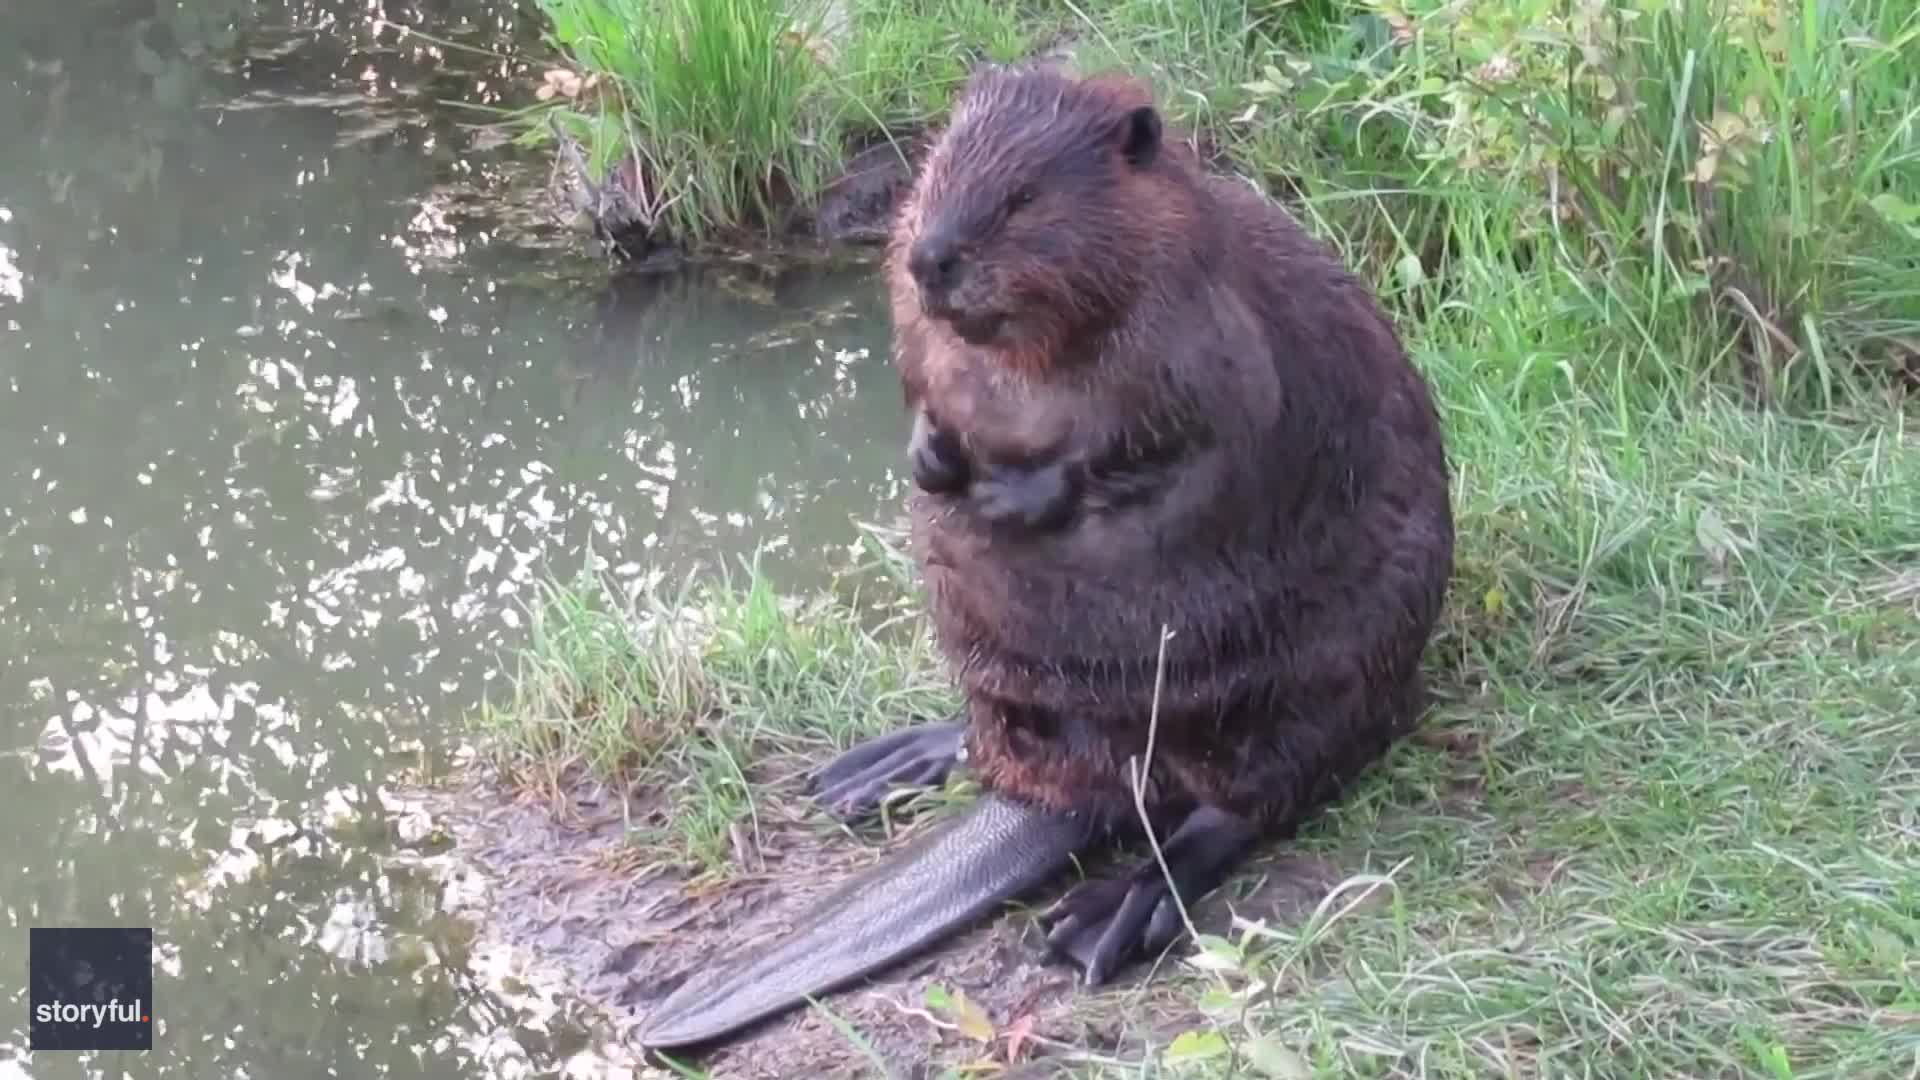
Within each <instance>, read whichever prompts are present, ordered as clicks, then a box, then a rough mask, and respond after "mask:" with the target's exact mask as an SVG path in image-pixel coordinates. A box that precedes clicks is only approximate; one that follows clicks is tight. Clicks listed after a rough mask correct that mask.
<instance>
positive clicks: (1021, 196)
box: [1007, 187, 1033, 210]
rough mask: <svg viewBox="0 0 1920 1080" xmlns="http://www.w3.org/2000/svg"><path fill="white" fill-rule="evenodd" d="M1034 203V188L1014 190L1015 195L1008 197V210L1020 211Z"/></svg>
mask: <svg viewBox="0 0 1920 1080" xmlns="http://www.w3.org/2000/svg"><path fill="white" fill-rule="evenodd" d="M1032 201H1033V189H1032V188H1030V187H1018V188H1014V189H1013V194H1012V195H1010V196H1008V197H1007V209H1009V210H1018V209H1020V208H1021V207H1023V206H1025V205H1027V204H1028V203H1030V202H1032Z"/></svg>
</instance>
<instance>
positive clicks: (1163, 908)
mask: <svg viewBox="0 0 1920 1080" xmlns="http://www.w3.org/2000/svg"><path fill="white" fill-rule="evenodd" d="M1259 836H1260V834H1259V830H1258V829H1257V828H1256V827H1255V826H1254V823H1253V822H1251V821H1248V820H1247V819H1246V818H1244V817H1241V816H1240V815H1238V814H1232V813H1228V812H1227V811H1225V810H1221V809H1219V808H1217V807H1212V806H1202V807H1200V808H1198V809H1196V810H1194V811H1193V812H1192V813H1190V814H1188V815H1187V817H1186V819H1185V820H1184V821H1182V822H1181V823H1180V827H1179V828H1178V829H1175V830H1174V833H1173V835H1172V836H1171V837H1169V838H1167V840H1166V842H1165V843H1164V844H1163V845H1162V847H1161V854H1162V855H1164V856H1165V858H1166V861H1167V867H1166V871H1165V872H1164V873H1163V872H1162V871H1161V869H1160V862H1159V860H1158V859H1153V858H1148V859H1147V860H1145V861H1144V862H1142V863H1141V864H1140V865H1139V866H1138V867H1137V868H1135V869H1134V871H1133V872H1132V873H1130V874H1127V875H1125V876H1121V877H1112V878H1096V879H1091V880H1088V881H1083V882H1081V883H1080V884H1078V885H1076V886H1074V887H1073V888H1072V889H1070V890H1068V892H1067V894H1066V895H1065V896H1062V897H1061V898H1060V899H1059V900H1058V901H1057V902H1055V903H1054V904H1053V905H1052V906H1051V907H1049V908H1047V909H1046V910H1045V911H1043V912H1041V913H1040V922H1041V925H1043V926H1046V927H1048V928H1049V929H1048V932H1047V948H1048V950H1049V951H1051V952H1052V953H1054V954H1055V955H1058V956H1063V957H1066V958H1068V959H1070V960H1072V961H1073V962H1074V963H1076V964H1078V965H1080V968H1081V970H1082V971H1083V972H1085V977H1086V983H1087V985H1088V986H1098V985H1100V984H1101V983H1103V982H1106V981H1107V979H1109V978H1110V977H1112V975H1113V974H1114V973H1115V972H1117V971H1119V970H1120V969H1121V968H1123V967H1125V966H1127V965H1128V964H1130V963H1132V962H1133V961H1134V960H1136V959H1139V958H1142V957H1146V956H1151V955H1153V954H1155V953H1158V952H1159V951H1160V950H1162V949H1165V948H1166V947H1167V946H1168V945H1171V944H1172V943H1173V940H1174V939H1175V938H1177V937H1179V936H1180V932H1181V931H1182V930H1184V929H1185V928H1186V927H1185V924H1184V922H1183V921H1182V920H1181V918H1180V908H1181V906H1182V905H1186V906H1188V907H1191V906H1192V905H1193V904H1194V903H1195V902H1196V901H1198V900H1199V899H1200V898H1201V897H1202V896H1205V895H1206V894H1207V893H1210V892H1212V891H1213V890H1214V889H1215V888H1217V887H1218V886H1219V885H1220V883H1221V882H1223V881H1225V880H1226V879H1227V876H1228V875H1229V874H1231V873H1233V870H1234V868H1235V867H1236V866H1238V865H1239V864H1240V862H1241V860H1243V859H1245V858H1246V856H1247V853H1248V852H1250V851H1251V850H1252V849H1253V846H1254V844H1255V843H1257V842H1258V840H1259ZM1169 878H1171V880H1172V884H1171V885H1169V883H1168V880H1169ZM1176 896H1177V897H1178V899H1177V900H1176Z"/></svg>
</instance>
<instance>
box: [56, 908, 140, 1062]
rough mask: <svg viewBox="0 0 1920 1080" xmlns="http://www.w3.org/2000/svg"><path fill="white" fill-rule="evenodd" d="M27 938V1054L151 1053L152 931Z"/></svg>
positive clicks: (63, 930)
mask: <svg viewBox="0 0 1920 1080" xmlns="http://www.w3.org/2000/svg"><path fill="white" fill-rule="evenodd" d="M29 933H30V936H29V938H28V942H27V970H28V986H29V990H28V995H27V997H28V1001H27V1009H28V1023H27V1047H28V1049H30V1050H33V1051H36V1052H38V1051H41V1050H151V1049H153V927H151V926H113V927H46V926H36V927H33V928H32V929H31V930H30V932H29Z"/></svg>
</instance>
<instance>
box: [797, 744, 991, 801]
mask: <svg viewBox="0 0 1920 1080" xmlns="http://www.w3.org/2000/svg"><path fill="white" fill-rule="evenodd" d="M965 736H966V725H965V724H963V723H961V722H960V721H958V720H945V721H940V722H937V723H921V724H914V725H911V726H909V727H905V728H902V729H901V730H899V731H894V732H889V733H887V734H885V735H881V736H878V737H876V738H872V739H868V740H867V741H865V742H862V743H858V744H856V745H855V746H854V747H853V748H852V749H850V750H848V751H846V752H845V753H843V754H841V755H840V756H839V757H837V758H834V759H833V760H832V761H830V762H828V763H827V764H826V765H825V766H824V767H822V768H821V769H820V771H819V772H817V773H815V774H814V775H813V777H812V779H811V781H810V783H809V784H808V788H809V790H810V791H812V793H813V796H814V798H815V800H817V801H818V802H819V803H821V804H822V805H823V806H825V807H826V808H827V809H828V811H829V812H831V813H833V814H835V815H836V816H838V817H840V818H841V819H843V820H849V821H851V820H853V819H855V818H860V817H864V816H865V815H867V814H870V813H872V812H873V811H875V810H877V809H879V807H880V803H881V801H882V800H884V799H885V798H886V796H887V794H888V792H890V791H892V790H893V789H894V788H896V787H903V786H904V787H915V786H927V787H937V786H939V785H941V784H944V783H946V782H947V775H948V774H949V773H951V772H953V767H954V766H955V765H956V764H958V763H959V761H960V746H961V742H962V740H963V739H964V738H965Z"/></svg>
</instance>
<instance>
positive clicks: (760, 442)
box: [0, 0, 905, 1080]
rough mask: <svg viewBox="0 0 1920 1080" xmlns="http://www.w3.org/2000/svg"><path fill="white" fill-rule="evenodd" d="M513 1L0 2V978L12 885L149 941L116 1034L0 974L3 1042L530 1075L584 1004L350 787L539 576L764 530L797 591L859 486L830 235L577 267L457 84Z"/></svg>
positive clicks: (528, 22)
mask: <svg viewBox="0 0 1920 1080" xmlns="http://www.w3.org/2000/svg"><path fill="white" fill-rule="evenodd" d="M136 9H138V11H136ZM151 11H157V12H159V13H160V14H159V16H158V17H157V18H156V17H152V16H150V15H146V14H145V13H147V12H151ZM383 18H384V19H389V20H392V21H393V22H397V23H402V24H408V25H414V26H418V27H422V28H425V29H427V30H428V31H430V32H431V33H433V34H434V35H436V36H438V37H440V38H443V39H446V42H447V43H446V44H441V45H436V44H433V43H431V42H428V41H424V40H421V39H420V38H418V37H413V38H403V37H402V36H401V35H400V34H399V33H398V32H396V31H395V30H394V29H393V28H392V27H391V26H383V25H382V23H381V22H380V20H381V19H383ZM538 34H539V25H538V20H537V19H536V18H534V17H533V14H532V11H531V8H530V7H529V6H526V5H523V6H521V7H519V8H516V7H515V6H513V5H511V4H499V3H486V2H478V3H476V2H468V3H463V4H459V5H454V4H451V3H447V2H445V0H422V2H421V3H420V4H418V5H415V6H402V5H400V4H394V3H388V4H385V5H384V6H383V4H382V2H381V0H371V2H368V0H355V2H348V0H316V2H311V3H304V4H295V3H287V2H284V0H259V2H250V0H181V2H180V3H179V4H178V5H177V6H169V5H158V6H151V7H150V6H148V5H125V4H108V3H103V2H99V0H78V2H77V3H68V4H55V3H53V2H51V0H38V2H31V3H14V4H9V5H6V6H5V7H4V9H0V146H5V147H6V148H7V150H6V152H5V153H4V154H0V449H3V450H4V453H3V454H0V537H4V546H0V690H3V692H0V710H4V711H3V712H0V868H4V869H3V870H0V873H4V875H5V876H4V878H0V919H4V923H5V926H6V932H5V933H4V934H0V971H5V972H13V973H22V972H24V970H25V968H26V964H27V956H26V952H27V928H28V927H30V926H36V925H41V926H44V925H103V924H104V925H152V926H154V927H155V928H156V937H157V940H158V942H159V943H160V953H161V959H160V975H159V982H158V985H157V987H156V991H155V995H156V1006H157V1007H156V1010H155V1011H156V1013H157V1016H158V1020H159V1021H160V1023H159V1025H158V1027H157V1029H156V1038H155V1044H156V1049H155V1050H154V1051H153V1052H152V1053H149V1054H74V1053H41V1054H38V1055H32V1054H29V1053H28V1052H27V1050H26V1031H25V1023H26V1017H27V1001H26V988H25V985H24V982H23V980H21V979H19V978H18V977H9V978H6V979H0V1078H5V1077H21V1076H32V1077H36V1078H52V1077H75V1076H156V1077H159V1076H165V1077H193V1078H196V1080H198V1078H215V1077H218V1078H223V1080H224V1078H227V1077H258V1078H263V1080H264V1078H272V1080H281V1078H292V1077H303V1076H335V1077H340V1076H346V1077H354V1076H368V1077H429V1076H431V1077H456V1076H457V1077H482V1076H484V1077H494V1076H503V1077H504V1076H532V1075H561V1070H562V1063H563V1062H565V1061H566V1060H567V1058H568V1057H569V1055H570V1054H571V1053H573V1051H574V1050H575V1049H577V1048H578V1047H579V1046H580V1045H581V1042H582V1039H583V1037H584V1036H583V1033H582V1031H581V1029H580V1028H579V1027H578V1026H577V1025H576V1024H575V1023H574V1021H573V1020H572V1019H570V1018H569V1017H568V1016H567V1015H565V1014H564V1013H562V1014H560V1015H557V1016H550V1017H543V1016H541V1015H540V1014H539V1012H538V1011H537V1010H530V1009H529V1008H528V1007H526V1006H525V1005H524V1004H523V1003H516V1002H515V1001H512V1000H509V999H508V998H504V997H502V996H501V995H499V994H497V993H495V992H494V990H493V989H492V988H491V987H492V985H493V984H492V983H490V982H489V981H488V980H487V979H486V978H484V977H483V974H482V973H481V972H479V971H478V970H477V968H476V965H475V964H472V963H468V962H466V961H465V960H464V959H463V957H462V954H461V941H462V938H461V935H460V933H459V932H458V928H457V927H456V926H454V925H452V924H450V923H449V921H448V920H447V918H446V917H445V916H444V915H443V914H441V913H440V912H439V910H438V907H437V905H438V899H439V894H438V892H437V889H436V887H435V886H434V885H433V883H432V882H431V881H429V880H427V879H426V878H425V877H424V876H421V875H415V874H412V873H403V872H400V871H398V870H396V869H394V868H393V867H391V866H388V865H385V864H383V863H382V862H381V861H380V856H381V855H382V854H383V852H384V851H385V850H386V849H387V848H388V847H389V846H390V845H391V844H392V843H394V842H395V841H394V839H393V837H394V835H395V832H396V830H395V829H394V828H393V827H392V822H391V821H390V820H388V818H387V814H388V811H387V810H386V809H384V808H383V803H382V801H381V793H382V792H385V791H387V790H389V789H390V788H391V787H392V786H394V785H397V784H400V783H403V782H405V781H407V780H409V779H412V778H415V777H417V776H419V775H420V774H421V772H422V770H423V769H424V770H426V771H428V772H431V771H433V770H436V769H438V768H440V767H441V766H442V765H444V762H445V760H446V757H447V755H448V753H449V752H450V751H451V749H452V748H453V746H454V744H455V741H456V739H457V737H458V725H459V723H460V719H461V715H462V713H463V712H464V711H466V710H468V709H470V708H472V707H473V706H474V705H475V704H476V703H478V702H479V701H480V700H481V699H482V697H483V696H484V695H485V694H486V693H487V692H488V688H489V680H490V679H491V680H494V682H493V683H492V685H493V686H495V687H498V686H499V683H498V678H499V674H500V668H501V661H502V658H503V656H504V655H505V654H504V650H508V649H511V648H512V647H513V646H514V645H516V644H517V643H518V642H519V641H520V635H521V633H522V632H523V627H524V621H523V619H522V618H521V617H520V610H519V605H520V604H522V603H524V602H525V601H526V600H528V599H530V592H531V588H530V587H531V585H532V584H533V583H534V582H535V581H536V580H537V579H538V578H540V577H541V576H543V575H551V576H557V577H561V578H565V577H569V576H571V575H572V574H573V573H575V572H576V571H577V570H578V569H579V568H580V567H582V566H583V565H584V564H585V561H586V560H587V559H588V558H589V557H590V553H591V554H592V555H597V556H598V557H600V558H603V559H604V560H605V565H606V567H607V568H608V570H609V572H611V573H614V574H617V575H619V576H621V577H624V578H626V579H628V580H638V579H639V578H640V577H642V576H644V575H645V574H647V573H649V572H663V571H664V572H667V573H676V574H677V573H679V572H681V571H682V570H684V569H685V568H687V567H688V566H691V565H693V564H694V563H695V562H696V561H703V562H706V563H708V564H710V563H711V562H712V561H714V560H716V559H729V560H731V559H735V557H736V556H740V555H744V554H746V553H749V552H750V551H752V550H753V549H754V548H755V547H756V546H760V545H770V546H771V547H772V549H773V550H772V555H771V559H772V562H771V564H770V567H771V569H772V570H774V572H775V574H776V576H777V577H778V578H779V579H780V580H782V582H783V583H785V584H790V585H792V586H794V587H813V586H816V585H818V584H819V583H821V582H822V581H823V580H825V577H826V575H827V574H828V572H829V570H830V569H831V568H832V567H833V566H834V565H835V563H836V559H837V557H838V556H837V553H840V552H843V551H845V549H847V548H848V546H849V545H851V544H852V543H853V542H854V541H855V540H856V539H857V537H858V535H859V532H858V529H857V527H856V521H858V520H876V519H885V518H887V517H889V516H891V515H892V514H893V513H894V512H895V508H896V507H897V506H898V500H899V496H900V492H901V490H902V489H901V476H900V474H901V472H902V470H901V468H900V462H901V460H902V455H901V452H900V447H901V445H902V439H903V437H904V431H905V424H904V420H903V418H902V417H901V416H900V415H899V414H900V408H899V397H898V390H897V388H896V384H895V383H894V382H893V380H892V376H891V373H890V371H889V370H888V369H887V367H886V322H885V316H884V307H883V305H882V302H881V297H880V295H879V290H878V287H877V283H876V282H875V281H874V279H873V278H872V276H871V274H870V272H869V271H867V270H864V269H859V268H855V269H852V270H840V271H834V272H826V271H819V270H813V271H786V272H780V273H775V272H771V271H763V270H757V269H755V268H753V267H750V266H744V265H743V266H739V267H725V268H719V269H708V270H705V271H702V272H700V273H698V274H683V275H676V276H672V277H654V278H639V277H633V276H628V277H626V278H623V279H621V280H619V281H617V282H612V283H610V277H609V274H608V271H607V268H606V267H605V265H604V264H602V263H600V262H599V261H598V260H597V259H596V258H594V257H593V255H592V254H591V252H589V251H587V250H586V249H585V248H584V246H583V245H582V243H581V241H580V238H579V237H578V236H577V235H575V234H571V233H569V232H567V231H565V230H564V229H560V228H555V227H549V226H545V225H543V224H542V223H541V216H540V211H539V210H538V208H537V204H536V199H537V197H538V196H539V194H540V192H541V189H542V187H543V185H544V181H545V170H544V165H543V164H542V163H541V162H540V161H539V160H538V159H537V158H533V159H529V158H527V157H525V156H522V157H521V158H520V163H519V164H514V163H513V161H514V159H513V156H512V155H511V154H509V153H508V152H506V150H505V149H503V148H502V147H501V145H500V144H501V141H502V140H501V139H500V137H499V135H498V134H497V133H490V132H488V131H486V130H484V129H483V128H482V127H481V126H480V125H481V124H482V123H484V122H485V121H488V120H490V119H492V117H491V116H490V115H489V114H487V113H485V112H481V111H478V110H476V109H473V108H471V107H470V106H474V105H483V106H484V105H495V106H497V105H498V104H499V103H500V101H501V98H500V92H501V90H502V89H503V87H505V86H506V85H507V84H508V81H509V80H520V84H521V85H522V86H524V85H525V83H526V80H527V79H528V78H529V76H528V74H527V72H528V71H529V70H530V69H529V66H528V63H527V62H523V61H518V60H506V59H502V57H501V56H500V55H488V54H487V53H483V52H476V51H473V49H475V48H478V49H484V50H489V51H491V52H493V53H498V54H509V55H518V54H519V53H517V52H516V50H521V51H524V50H526V49H528V48H529V47H530V46H533V45H535V44H536V43H537V40H538ZM456 46H467V47H468V48H461V47H456ZM531 70H532V72H533V74H532V76H531V77H532V78H537V66H535V67H534V68H532V69H531ZM342 822H345V823H346V824H345V825H342V824H341V823H342ZM423 958H431V959H423Z"/></svg>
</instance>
